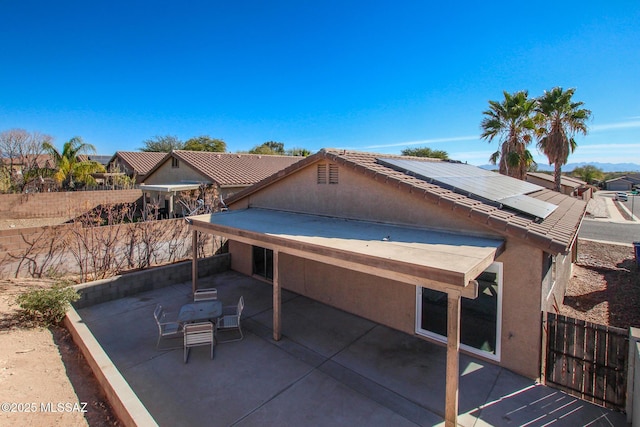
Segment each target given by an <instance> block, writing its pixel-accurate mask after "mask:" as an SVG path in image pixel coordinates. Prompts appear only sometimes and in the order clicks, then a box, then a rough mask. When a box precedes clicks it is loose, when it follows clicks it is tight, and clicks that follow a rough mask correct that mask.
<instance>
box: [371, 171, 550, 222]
mask: <svg viewBox="0 0 640 427" xmlns="http://www.w3.org/2000/svg"><path fill="white" fill-rule="evenodd" d="M378 162H379V163H380V164H382V165H385V166H388V167H391V168H393V169H395V170H398V171H400V172H404V173H406V174H409V175H412V176H415V177H416V178H420V179H423V180H425V181H427V182H434V183H438V184H439V185H442V186H443V187H446V188H449V189H450V190H452V191H455V192H456V193H460V194H464V195H466V196H469V197H474V198H480V199H484V200H487V201H490V202H493V203H496V204H498V205H504V206H507V207H509V208H511V209H514V210H516V211H518V212H522V213H525V214H528V215H531V216H534V217H536V218H543V219H544V218H546V217H547V216H549V215H550V214H551V212H553V211H554V210H555V209H556V208H557V206H556V205H554V204H551V203H548V202H544V201H542V200H538V199H534V198H533V197H530V196H527V194H529V193H533V192H535V191H539V190H542V189H543V187H540V186H539V185H536V184H532V183H530V182H526V181H521V180H519V179H515V178H512V177H510V176H506V175H500V174H498V173H495V172H491V171H488V170H485V169H482V168H479V167H476V166H472V165H468V164H465V163H450V162H424V161H419V160H406V159H378Z"/></svg>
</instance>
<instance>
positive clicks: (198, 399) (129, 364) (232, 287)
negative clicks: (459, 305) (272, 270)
mask: <svg viewBox="0 0 640 427" xmlns="http://www.w3.org/2000/svg"><path fill="white" fill-rule="evenodd" d="M199 286H200V287H216V288H217V289H218V298H219V299H220V300H222V302H223V303H224V304H225V305H233V304H236V303H237V301H238V298H239V297H240V296H241V295H242V296H244V299H245V303H246V307H245V311H244V313H243V316H242V317H243V323H242V324H243V331H244V332H245V338H244V340H242V341H239V342H234V343H226V344H219V345H217V346H216V349H215V359H214V360H211V359H209V352H208V350H207V349H206V348H194V349H192V350H191V355H190V358H189V363H188V364H184V363H183V359H182V358H183V353H182V347H181V344H182V342H181V340H179V339H177V340H174V342H173V343H171V342H168V341H165V344H169V345H171V344H173V345H175V346H177V347H179V348H178V349H174V350H162V351H156V348H155V344H156V339H157V334H158V332H157V327H156V324H155V321H154V319H153V310H154V308H155V306H156V304H158V303H160V304H162V305H163V306H164V307H165V308H166V309H167V310H168V311H172V312H174V313H177V311H178V310H179V309H180V307H181V306H182V305H183V304H185V303H187V302H190V301H191V287H190V283H182V284H178V285H174V286H170V287H167V288H164V289H160V290H156V291H152V292H147V293H143V294H138V295H135V296H132V297H128V298H123V299H120V300H115V301H111V302H107V303H103V304H99V305H95V306H92V307H88V308H84V309H81V310H78V313H79V314H80V316H81V317H82V319H83V320H84V322H85V323H86V324H87V326H88V327H89V328H90V330H91V331H92V333H93V334H94V335H95V337H96V339H97V340H98V342H99V343H100V344H101V346H102V347H103V348H104V350H105V351H106V353H107V354H108V355H109V357H110V358H111V360H112V361H113V363H114V364H115V365H116V367H117V368H118V370H119V371H120V372H121V373H122V375H123V376H124V378H125V379H126V381H127V382H128V383H129V385H130V386H131V388H132V389H133V391H134V392H135V393H136V394H137V395H138V397H139V399H140V400H141V401H142V403H143V404H144V405H145V406H146V407H147V409H148V410H149V412H150V413H151V415H152V416H153V418H154V419H155V420H156V421H157V422H158V424H159V425H161V426H182V425H184V426H194V425H215V426H230V425H234V426H252V425H260V426H267V425H274V426H275V425H278V426H280V425H287V426H297V425H299V426H309V425H314V426H318V425H327V426H339V425H344V426H354V425H366V426H388V425H394V426H403V425H407V426H409V425H422V426H432V425H438V424H443V417H444V402H445V382H444V378H445V359H446V349H445V348H444V347H440V346H437V345H434V344H430V343H428V342H425V341H423V340H421V339H418V338H415V337H412V336H410V335H407V334H404V333H401V332H398V331H395V330H392V329H389V328H387V327H385V326H382V325H379V324H376V323H373V322H370V321H368V320H366V319H363V318H360V317H357V316H354V315H351V314H349V313H346V312H344V311H341V310H338V309H335V308H332V307H329V306H327V305H324V304H320V303H318V302H315V301H313V300H310V299H308V298H306V297H303V296H300V295H297V294H294V293H291V292H288V291H286V290H283V293H282V335H283V337H282V340H281V341H278V342H275V341H273V339H272V330H271V327H272V310H271V309H272V288H271V286H270V285H268V284H266V283H263V282H261V281H258V280H255V279H252V278H250V277H246V276H243V275H240V274H237V273H235V272H231V271H228V272H225V273H222V274H218V275H215V276H211V277H207V278H202V279H199ZM460 375H461V377H460V398H459V413H460V416H459V418H458V422H459V424H460V425H464V426H472V425H532V426H533V425H535V426H539V425H547V424H553V425H558V426H560V425H563V426H564V425H566V426H576V425H594V426H595V425H603V426H605V425H606V426H611V425H620V426H625V425H626V420H625V416H624V414H621V413H616V412H612V411H608V410H606V409H603V408H600V407H598V406H595V405H591V404H589V403H585V402H583V401H580V400H578V399H575V398H573V397H570V396H568V395H566V394H564V393H562V392H559V391H557V390H554V389H551V388H547V387H544V386H541V385H536V384H535V383H534V382H533V381H531V380H529V379H526V378H523V377H520V376H518V375H515V374H513V373H512V372H510V371H507V370H505V369H502V368H499V367H497V366H495V365H492V364H490V363H487V362H484V361H482V360H479V359H475V358H472V357H469V356H466V355H461V358H460Z"/></svg>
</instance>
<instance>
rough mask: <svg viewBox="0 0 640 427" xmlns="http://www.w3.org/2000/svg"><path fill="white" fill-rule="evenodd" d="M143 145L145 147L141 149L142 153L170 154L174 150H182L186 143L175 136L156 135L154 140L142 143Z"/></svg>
mask: <svg viewBox="0 0 640 427" xmlns="http://www.w3.org/2000/svg"><path fill="white" fill-rule="evenodd" d="M142 143H143V144H144V146H143V147H142V148H140V151H145V152H161V153H170V152H171V151H173V150H182V148H183V147H184V143H183V142H182V141H180V140H179V139H178V137H177V136H173V135H165V136H158V135H156V136H154V137H153V138H150V139H146V140H144V141H142Z"/></svg>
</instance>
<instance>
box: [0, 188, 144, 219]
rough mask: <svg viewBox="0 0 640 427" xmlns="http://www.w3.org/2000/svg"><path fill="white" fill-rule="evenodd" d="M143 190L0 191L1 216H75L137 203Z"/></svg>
mask: <svg viewBox="0 0 640 427" xmlns="http://www.w3.org/2000/svg"><path fill="white" fill-rule="evenodd" d="M141 199H142V191H141V190H140V189H132V190H101V191H61V192H55V193H28V194H0V217H1V218H11V219H30V218H69V219H71V218H75V217H76V216H78V215H80V214H82V213H84V212H87V211H89V210H91V209H93V208H95V207H96V206H98V205H101V204H102V205H106V204H118V203H137V202H138V201H139V200H140V204H141V203H142V202H141Z"/></svg>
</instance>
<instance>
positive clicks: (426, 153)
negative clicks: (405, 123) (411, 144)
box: [401, 147, 449, 160]
mask: <svg viewBox="0 0 640 427" xmlns="http://www.w3.org/2000/svg"><path fill="white" fill-rule="evenodd" d="M401 154H402V155H403V156H414V157H429V158H432V159H442V160H448V159H449V154H448V153H447V152H446V151H444V150H432V149H431V148H429V147H422V148H405V149H404V150H402V151H401Z"/></svg>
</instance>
